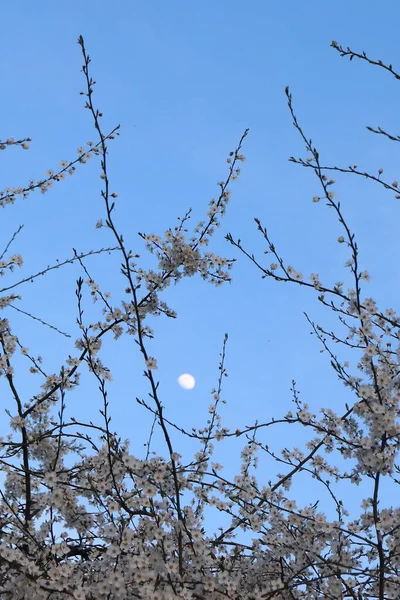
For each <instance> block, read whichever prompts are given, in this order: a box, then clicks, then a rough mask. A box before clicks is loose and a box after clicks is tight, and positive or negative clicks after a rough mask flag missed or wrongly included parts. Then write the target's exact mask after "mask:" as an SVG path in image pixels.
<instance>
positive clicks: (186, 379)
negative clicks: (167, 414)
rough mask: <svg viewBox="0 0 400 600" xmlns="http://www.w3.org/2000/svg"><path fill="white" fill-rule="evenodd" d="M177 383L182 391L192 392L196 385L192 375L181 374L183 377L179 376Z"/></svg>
mask: <svg viewBox="0 0 400 600" xmlns="http://www.w3.org/2000/svg"><path fill="white" fill-rule="evenodd" d="M178 383H179V385H180V386H181V387H182V388H183V389H184V390H192V389H193V388H194V386H195V385H196V381H195V378H194V377H193V375H189V373H183V375H179V377H178Z"/></svg>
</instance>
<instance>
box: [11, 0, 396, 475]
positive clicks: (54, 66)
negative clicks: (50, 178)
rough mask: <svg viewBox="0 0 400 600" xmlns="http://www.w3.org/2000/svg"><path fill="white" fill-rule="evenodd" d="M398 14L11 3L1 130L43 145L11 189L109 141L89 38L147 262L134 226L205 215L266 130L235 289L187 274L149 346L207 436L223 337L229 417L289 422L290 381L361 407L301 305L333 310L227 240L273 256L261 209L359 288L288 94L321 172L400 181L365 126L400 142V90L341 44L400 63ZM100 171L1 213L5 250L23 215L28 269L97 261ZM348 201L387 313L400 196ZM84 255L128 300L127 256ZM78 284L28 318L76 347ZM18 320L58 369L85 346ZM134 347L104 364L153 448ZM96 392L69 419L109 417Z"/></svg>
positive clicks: (312, 266) (118, 170)
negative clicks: (102, 135)
mask: <svg viewBox="0 0 400 600" xmlns="http://www.w3.org/2000/svg"><path fill="white" fill-rule="evenodd" d="M399 19H400V8H399V5H398V2H394V1H392V2H389V1H382V2H380V3H375V2H369V3H366V2H361V1H353V2H348V1H344V0H340V1H338V2H335V3H322V2H320V1H315V0H313V1H309V2H306V3H298V2H266V1H264V0H257V1H250V2H238V1H236V0H231V1H230V2H223V1H222V0H212V1H211V0H205V1H203V2H188V1H187V0H186V1H183V0H179V1H177V0H175V1H173V2H165V1H148V2H137V1H136V0H131V1H127V0H125V1H122V0H120V1H116V2H113V3H110V2H105V1H103V0H98V1H96V2H81V1H79V2H78V1H77V0H72V2H69V3H68V4H66V3H61V2H51V1H49V0H48V1H42V2H35V3H31V2H27V1H25V2H13V3H11V2H8V3H3V6H2V8H1V21H2V25H3V27H2V53H1V58H0V75H1V81H2V94H1V99H0V108H1V115H2V126H1V137H2V138H7V137H9V136H13V137H15V138H17V137H23V136H31V137H32V138H33V142H32V145H31V149H30V150H29V152H23V151H22V150H19V149H17V148H15V149H11V150H9V151H8V152H7V153H2V155H1V158H2V175H1V179H2V183H1V187H4V186H6V185H11V186H13V185H23V184H24V183H26V182H27V181H28V179H29V178H30V177H33V178H35V179H37V178H40V177H42V176H43V175H44V172H45V171H46V170H47V169H49V168H56V167H57V165H58V164H59V161H60V160H62V159H70V158H73V157H74V155H75V152H76V148H77V147H78V146H80V145H81V144H83V143H84V142H86V141H87V140H91V139H94V138H95V134H94V132H93V128H92V123H91V120H90V115H89V113H88V111H85V110H84V109H83V99H82V97H81V96H79V91H80V90H81V89H83V88H84V81H83V77H82V74H81V73H80V68H81V64H82V59H81V55H80V49H79V47H78V45H77V43H76V40H77V38H78V35H80V34H82V35H83V36H84V38H85V42H86V46H87V49H88V52H89V54H90V56H91V57H92V61H93V62H92V65H91V67H92V74H93V76H94V78H95V79H96V81H97V82H98V83H97V86H96V89H95V93H96V97H95V101H96V102H97V105H98V106H99V108H101V110H102V111H103V112H104V115H105V116H104V124H105V128H106V129H107V128H110V129H111V128H112V127H113V126H114V125H116V124H117V123H120V124H121V136H120V138H119V139H118V140H116V141H115V142H114V143H112V144H111V145H110V153H111V158H110V178H111V185H112V188H113V189H114V190H115V191H116V192H118V194H119V198H118V207H117V208H118V211H117V213H116V219H117V223H118V224H119V225H120V229H121V232H122V233H123V234H124V237H125V238H126V239H127V240H129V242H128V245H129V246H130V247H131V248H132V249H133V250H134V251H135V252H142V251H143V244H142V242H141V240H140V239H139V238H138V237H137V232H138V231H144V232H146V233H157V234H161V233H162V232H163V231H164V230H165V229H167V228H168V227H169V226H174V225H175V223H176V218H177V217H178V216H182V215H183V214H184V213H185V212H186V210H187V209H188V208H189V207H192V208H193V213H194V219H193V222H194V223H196V222H197V221H198V220H199V219H200V218H201V217H202V215H203V214H204V212H205V210H206V209H207V203H208V201H209V199H210V198H211V197H213V196H214V195H215V194H216V191H217V188H216V185H215V184H216V182H217V181H219V180H220V179H221V178H223V177H224V175H225V173H226V163H225V159H226V156H227V153H228V152H229V151H230V150H232V149H234V147H235V144H236V142H237V140H238V139H239V137H240V135H241V134H242V132H243V130H244V129H245V128H246V127H249V128H250V134H249V136H248V138H247V139H246V142H245V147H244V152H245V154H246V156H247V162H246V163H245V165H244V166H243V169H242V176H241V178H240V180H239V182H237V183H236V184H234V185H232V191H233V198H232V201H231V204H230V205H229V209H228V212H227V216H226V219H225V221H224V225H223V228H222V229H221V231H220V232H219V233H218V235H217V236H216V238H215V240H214V243H213V245H212V247H211V249H212V250H213V251H215V252H217V253H218V252H219V253H221V254H223V255H226V256H230V257H237V258H238V262H237V264H236V266H235V269H234V271H233V278H234V281H233V283H232V284H231V285H228V286H226V287H223V288H219V289H215V288H213V287H212V286H207V285H206V284H204V282H202V281H201V280H200V279H199V278H193V279H191V280H187V281H184V282H182V284H181V285H179V287H177V288H176V289H171V290H169V291H168V293H167V294H166V300H167V301H168V302H170V304H171V305H172V306H173V307H174V308H175V309H176V310H177V311H178V316H179V318H178V320H177V321H173V320H168V321H167V320H166V319H158V320H157V321H156V322H154V323H153V325H154V327H155V331H156V335H155V340H154V341H153V342H152V343H151V346H150V348H151V353H152V354H154V355H155V356H156V357H157V358H158V362H159V371H158V374H159V378H160V381H161V386H160V395H161V397H162V398H163V401H164V404H165V405H166V406H167V415H168V416H170V417H171V418H172V419H176V420H177V421H178V422H179V423H181V424H182V425H186V426H189V425H194V426H198V425H200V423H201V420H203V422H204V420H205V419H206V417H207V407H208V405H209V404H210V401H211V396H210V395H209V391H210V389H211V388H212V387H213V386H214V385H215V383H216V379H217V364H218V353H219V352H220V349H221V345H222V339H223V335H224V333H225V332H228V333H229V336H230V338H229V343H228V349H227V365H226V366H227V368H228V370H229V374H230V376H229V378H228V379H227V380H226V384H225V388H224V397H225V398H226V399H227V400H228V404H227V406H226V407H225V414H224V418H225V423H226V424H227V426H229V427H232V428H233V427H234V428H236V426H238V425H241V424H242V425H243V424H245V423H246V424H250V423H251V422H253V421H254V419H255V418H259V419H260V420H264V419H265V420H268V419H269V418H270V417H271V416H273V415H274V416H280V415H281V414H282V413H283V412H286V410H288V409H289V408H290V397H291V395H290V389H289V388H290V385H291V380H292V379H295V380H296V381H297V386H298V388H299V389H300V391H301V392H302V397H303V399H304V400H308V401H309V402H310V404H311V405H312V406H313V407H318V406H323V405H324V406H332V407H334V408H335V409H336V410H338V411H339V412H340V410H341V408H340V407H341V406H342V405H343V404H344V402H345V401H346V400H347V399H348V397H347V396H346V395H345V392H344V390H343V388H342V387H341V385H340V384H339V383H338V382H337V381H336V377H335V375H334V373H333V372H332V371H331V369H330V366H329V360H328V359H327V357H326V356H325V355H321V354H320V353H319V347H318V343H317V341H316V340H315V339H314V338H313V337H312V336H310V335H309V326H308V324H307V322H306V321H305V319H304V317H303V311H307V312H309V314H310V316H311V317H312V318H315V319H316V320H319V322H321V323H322V324H324V325H327V326H330V325H331V324H332V323H333V321H332V318H331V317H330V315H329V314H327V313H325V312H324V311H322V310H321V308H320V307H319V305H318V303H317V301H316V297H315V296H313V294H312V293H310V292H309V293H307V291H304V290H300V289H296V288H295V287H293V286H292V287H290V286H288V285H277V284H274V282H272V281H261V280H260V278H259V275H258V273H257V272H256V271H255V269H253V268H252V266H251V265H250V264H248V263H246V261H245V260H244V257H241V256H239V255H238V254H236V253H235V250H234V249H233V248H232V247H230V246H229V245H228V244H227V243H226V242H225V241H224V235H225V233H226V232H228V231H230V232H231V233H232V234H233V235H234V237H240V238H241V239H242V241H243V242H244V244H245V245H246V246H247V247H248V248H249V249H250V250H253V251H255V252H259V253H260V255H261V254H262V251H263V244H262V240H261V239H260V238H259V237H258V235H257V233H256V229H255V226H254V223H253V217H254V216H258V217H259V218H260V219H261V220H262V221H263V223H264V224H265V225H266V226H267V227H268V229H269V231H270V233H271V236H272V238H273V239H274V241H275V242H276V244H277V246H278V248H279V249H280V250H281V252H282V254H283V256H284V257H285V258H286V259H287V260H288V262H289V263H291V264H293V266H295V267H296V268H298V270H300V271H302V272H303V273H305V274H306V275H308V274H310V273H311V272H318V273H320V275H321V278H322V280H323V281H324V282H326V283H333V282H335V281H337V280H341V279H343V278H345V277H346V271H345V270H344V268H343V263H344V261H345V260H346V259H347V258H348V256H347V254H346V250H345V248H343V247H341V246H339V245H338V244H337V242H336V238H337V237H338V235H340V233H341V231H340V228H339V225H338V224H337V223H336V222H335V220H334V218H333V214H332V213H331V212H330V211H328V210H327V209H326V208H325V207H324V206H323V204H322V203H321V204H320V205H315V204H313V203H312V202H311V198H312V196H314V195H315V194H316V193H318V192H319V189H318V184H317V181H316V180H315V181H314V179H313V177H312V175H311V173H310V172H305V171H304V172H303V170H302V169H301V168H300V167H297V166H295V165H293V164H291V163H289V162H288V160H287V159H288V157H289V156H291V155H295V156H304V150H303V147H302V143H301V141H300V139H299V138H298V135H297V134H296V132H295V131H294V129H293V127H292V125H291V119H290V116H289V113H288V110H287V106H286V99H285V95H284V88H285V86H286V85H289V86H290V88H291V90H292V93H293V97H294V104H295V107H296V111H297V113H298V117H299V119H300V122H301V123H302V124H303V126H304V128H305V131H306V133H307V135H308V136H310V137H312V139H313V141H314V143H315V144H316V145H317V147H318V149H319V151H320V154H321V157H322V160H323V162H324V163H334V164H341V165H345V166H346V165H348V164H350V163H351V164H352V163H358V164H359V165H360V166H362V167H363V168H365V169H370V170H375V171H377V170H378V168H380V167H383V168H385V173H388V178H391V177H392V178H393V179H396V178H397V179H398V178H399V175H400V174H399V172H398V160H397V154H396V153H397V152H398V148H397V147H396V145H393V144H392V145H390V144H389V143H388V142H387V141H385V140H384V139H383V138H382V139H381V138H380V137H378V136H373V135H372V134H370V133H368V132H367V131H366V129H365V125H373V126H378V125H380V126H381V127H383V128H384V129H385V128H387V129H389V130H391V131H393V133H395V134H397V133H398V131H397V130H396V127H397V123H398V93H399V87H398V86H399V84H398V82H397V83H396V82H395V81H394V80H392V79H391V78H390V77H389V76H386V75H385V74H384V73H383V72H380V71H379V70H377V69H373V68H367V65H365V64H361V63H356V62H353V63H351V64H350V63H349V62H348V61H346V60H344V59H341V58H340V57H339V55H338V54H337V53H336V52H335V51H334V50H333V49H332V48H330V43H331V41H332V40H333V39H335V40H337V41H338V42H339V43H341V44H343V45H350V46H351V47H352V48H353V49H355V50H366V51H368V53H369V54H371V56H373V57H377V58H381V59H382V60H386V61H388V62H392V63H393V65H394V67H396V65H397V67H398V68H400V55H399V47H398V23H399ZM396 169H397V170H396ZM98 175H99V167H98V165H96V164H95V162H94V161H93V162H92V163H91V164H89V165H86V166H83V167H81V168H80V169H79V170H78V173H77V174H76V175H74V177H73V178H71V179H69V180H68V181H66V182H63V183H61V184H58V185H57V186H56V187H54V189H53V190H52V191H51V192H49V193H48V194H46V195H45V196H41V195H40V194H35V195H32V196H30V198H29V199H28V200H25V201H23V200H19V201H18V202H17V203H16V204H15V205H14V206H13V207H10V208H8V209H7V212H4V211H3V212H2V213H1V221H0V231H1V235H2V239H3V240H8V238H9V236H10V234H11V233H12V232H13V231H14V230H15V228H16V227H17V226H18V225H19V224H21V223H24V224H25V229H24V230H23V232H22V233H21V234H20V237H19V238H18V240H17V242H16V243H15V246H14V248H13V251H14V252H21V253H22V254H23V255H24V257H25V262H26V264H25V267H24V270H23V274H28V273H33V272H35V271H37V270H38V269H40V268H42V267H44V266H46V265H47V264H50V263H53V262H54V259H55V258H59V259H63V258H67V257H69V256H70V255H71V249H72V248H73V247H75V248H77V250H78V251H87V250H89V249H91V248H99V247H102V246H108V245H112V244H113V243H114V240H113V239H112V238H111V236H110V234H109V233H108V232H107V230H100V231H98V230H95V228H94V225H95V222H96V220H97V219H98V218H100V217H102V216H104V213H103V206H102V203H101V198H100V195H99V194H100V187H101V186H100V179H99V178H98ZM336 191H337V193H338V195H339V197H340V200H341V202H342V205H343V209H344V213H345V215H346V216H347V218H348V220H349V223H350V225H351V226H352V227H353V228H354V229H355V231H356V233H357V236H358V241H359V245H360V251H361V262H362V267H363V268H368V269H369V270H370V272H371V276H372V278H373V281H372V284H371V292H370V294H371V295H373V296H375V297H377V298H378V299H379V300H381V301H382V302H383V304H384V307H386V306H392V305H393V299H394V298H396V297H397V295H398V293H399V283H398V280H397V278H396V277H394V276H393V273H392V269H393V262H394V260H396V256H397V252H398V223H399V219H398V211H399V204H398V202H399V201H396V200H395V199H394V198H393V197H392V196H391V195H390V194H388V193H385V194H384V193H383V192H382V190H381V189H379V188H373V187H370V186H366V185H364V183H363V182H362V181H361V180H360V181H358V179H356V178H347V179H340V180H339V182H338V185H337V187H336ZM3 245H4V243H3ZM146 261H147V259H146ZM86 264H87V266H88V268H89V269H90V270H91V271H92V272H93V274H94V275H95V277H96V278H98V279H99V282H100V283H101V284H102V285H103V286H104V288H105V289H110V291H112V292H113V298H114V300H115V301H116V300H117V298H118V290H121V289H123V285H124V282H123V281H122V280H121V277H120V275H119V274H118V261H117V259H116V257H114V258H104V259H103V258H101V259H99V258H97V259H93V260H88V261H87V263H86ZM146 264H147V262H146ZM19 274H20V272H18V273H17V274H16V277H19ZM80 274H81V272H80V271H79V269H78V268H72V267H68V268H65V269H64V270H63V271H62V272H58V273H54V274H52V275H50V276H48V277H47V278H46V279H43V280H41V281H38V280H37V281H36V283H35V284H27V285H26V286H25V287H24V289H23V290H22V289H21V293H22V292H23V300H22V301H21V303H20V307H21V308H23V309H24V310H29V311H31V312H33V314H35V315H37V316H39V317H41V318H44V319H46V320H49V321H50V322H51V323H53V324H54V325H56V326H58V327H60V328H62V329H65V330H67V331H70V332H71V333H72V334H73V338H72V339H75V337H76V336H77V331H76V327H75V325H74V319H75V315H76V306H75V294H74V284H75V281H76V279H77V277H78V276H79V275H80ZM88 310H89V307H88ZM16 324H17V330H16V333H18V334H19V335H20V336H21V340H22V341H23V343H24V344H25V345H26V346H28V347H29V348H30V349H31V350H35V351H36V352H37V353H40V354H42V355H43V357H44V358H45V360H46V361H47V363H46V364H47V366H48V368H49V370H50V371H51V370H54V371H57V370H58V368H59V365H60V364H61V363H62V361H63V359H64V357H65V355H66V354H68V353H69V352H71V353H73V352H74V350H73V347H72V342H71V341H68V340H63V339H60V338H59V337H58V336H57V335H56V334H54V333H52V332H49V331H45V330H43V329H42V328H39V327H37V326H36V325H35V324H34V323H33V322H32V321H31V320H29V319H27V318H18V319H17V320H16ZM131 342H132V340H131V339H130V338H126V339H124V340H122V341H120V342H119V343H118V344H114V345H110V346H109V348H110V349H109V350H107V351H106V353H105V362H106V363H107V364H108V365H109V366H110V367H111V368H112V369H113V370H114V375H115V382H114V384H113V385H112V386H111V388H110V402H111V412H112V414H113V424H114V428H115V429H117V430H119V431H120V432H121V435H122V436H123V437H130V438H131V439H132V440H133V446H132V449H133V451H137V452H138V453H139V454H140V453H142V452H143V450H142V449H141V444H142V443H143V442H144V441H145V440H146V437H147V430H148V422H149V421H148V418H147V417H146V418H144V417H143V416H140V415H141V413H140V410H141V409H139V407H137V405H136V402H135V397H136V396H142V397H144V396H145V395H146V393H147V388H146V382H145V381H144V379H143V377H142V375H141V373H142V362H141V360H142V359H141V356H140V355H139V353H138V352H137V350H136V348H135V346H134V345H133V344H132V343H131ZM49 348H50V352H49ZM182 372H190V373H192V374H193V375H194V376H195V377H196V381H197V385H196V388H195V389H194V390H193V391H191V392H187V391H184V390H182V389H180V388H179V387H178V385H177V383H176V379H177V377H178V375H179V374H180V373H182ZM28 381H29V383H28ZM35 382H37V380H36V379H35V380H33V381H32V382H30V380H27V379H26V378H22V379H21V383H20V385H21V386H26V389H27V393H28V389H29V390H31V391H33V392H34V391H36V387H35V385H37V384H35ZM86 385H87V383H86V380H84V387H83V392H79V391H76V392H74V393H73V394H71V395H70V397H69V399H68V406H69V409H70V411H71V413H72V414H76V415H84V416H86V418H88V416H89V417H90V416H92V415H95V414H96V411H97V409H98V407H99V397H98V396H97V395H96V392H95V388H94V385H92V387H89V385H88V386H87V387H85V386H86ZM6 402H7V401H6ZM268 435H270V436H271V438H268V440H269V443H271V445H275V448H276V449H277V448H278V447H279V444H281V445H282V444H287V445H291V444H293V443H295V441H296V438H295V435H294V432H293V431H292V430H290V432H287V433H286V430H283V431H282V432H281V436H280V437H277V436H275V435H272V434H268ZM286 436H287V437H286ZM301 439H302V438H301V436H300V437H299V443H301ZM271 440H272V441H271ZM158 447H159V448H161V446H158ZM183 448H184V446H183ZM219 458H220V460H221V461H222V462H224V463H225V464H226V466H227V468H228V469H229V468H230V466H232V468H233V465H234V462H232V461H233V459H232V455H231V452H230V451H229V450H228V447H227V446H226V447H225V446H224V447H221V448H220V449H219ZM235 464H237V463H235ZM266 479H268V476H266Z"/></svg>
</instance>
